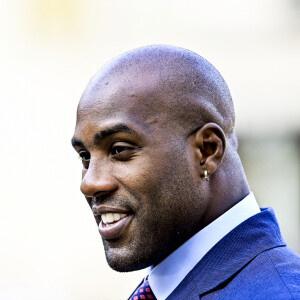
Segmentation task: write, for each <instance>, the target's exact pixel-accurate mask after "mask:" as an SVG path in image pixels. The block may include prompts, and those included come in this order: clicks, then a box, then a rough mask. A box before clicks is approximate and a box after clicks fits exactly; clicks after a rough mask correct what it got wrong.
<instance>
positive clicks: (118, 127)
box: [71, 123, 140, 148]
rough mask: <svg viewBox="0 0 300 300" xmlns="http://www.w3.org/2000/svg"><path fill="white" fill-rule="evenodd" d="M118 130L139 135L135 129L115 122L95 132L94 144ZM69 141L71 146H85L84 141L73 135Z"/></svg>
mask: <svg viewBox="0 0 300 300" xmlns="http://www.w3.org/2000/svg"><path fill="white" fill-rule="evenodd" d="M118 132H126V133H131V134H134V135H136V136H139V135H140V134H139V133H138V132H137V131H135V130H133V129H132V128H129V127H128V126H127V125H126V124H123V123H120V124H116V125H114V126H112V127H111V128H108V129H104V130H101V131H99V132H97V133H96V134H95V136H94V144H95V145H98V144H100V143H101V141H102V140H103V139H105V138H106V137H108V136H111V135H113V134H115V133H118ZM71 143H72V146H73V147H82V148H86V147H85V145H84V143H83V142H82V141H80V140H78V139H77V138H75V137H73V138H72V140H71Z"/></svg>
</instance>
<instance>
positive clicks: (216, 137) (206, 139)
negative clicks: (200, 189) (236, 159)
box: [193, 123, 226, 180]
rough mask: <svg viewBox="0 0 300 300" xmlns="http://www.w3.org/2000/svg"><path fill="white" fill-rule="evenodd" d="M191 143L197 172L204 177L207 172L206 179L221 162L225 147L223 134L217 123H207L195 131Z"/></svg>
mask: <svg viewBox="0 0 300 300" xmlns="http://www.w3.org/2000/svg"><path fill="white" fill-rule="evenodd" d="M193 144H194V151H195V154H196V155H195V158H196V163H197V165H198V167H197V169H198V170H199V174H200V176H203V177H205V175H206V174H205V173H206V172H207V180H208V178H209V176H210V175H212V174H213V173H214V172H215V171H216V170H217V168H218V167H219V166H220V165H221V163H222V160H223V157H224V154H225V148H226V139H225V134H224V132H223V130H222V129H221V127H220V126H218V125H217V124H215V123H207V124H205V125H204V126H203V127H202V128H200V129H199V130H198V131H197V132H196V133H195V135H194V143H193ZM205 170H206V171H205Z"/></svg>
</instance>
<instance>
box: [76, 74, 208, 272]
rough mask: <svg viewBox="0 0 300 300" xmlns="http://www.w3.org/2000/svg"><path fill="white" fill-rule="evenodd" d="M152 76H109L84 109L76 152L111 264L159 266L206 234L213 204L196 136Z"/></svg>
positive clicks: (121, 267) (90, 93)
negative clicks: (198, 166) (203, 182)
mask: <svg viewBox="0 0 300 300" xmlns="http://www.w3.org/2000/svg"><path fill="white" fill-rule="evenodd" d="M159 82H160V78H159V77H158V76H156V74H155V72H153V73H147V72H143V73H139V74H138V76H137V74H136V72H133V71H131V72H126V73H119V74H114V75H111V76H108V75H106V76H103V77H102V78H98V79H97V86H96V87H95V86H93V87H89V88H88V89H87V90H86V91H85V93H84V95H83V97H82V100H81V102H80V104H79V107H78V115H77V123H76V129H75V134H74V138H73V140H72V142H73V146H74V148H75V149H76V151H77V152H78V153H79V155H80V156H81V158H82V161H83V171H82V184H81V191H82V193H83V194H84V195H85V197H86V199H87V200H88V203H89V204H90V206H91V208H92V210H93V212H94V215H95V218H96V221H97V224H98V226H99V232H100V234H101V236H102V239H103V243H104V248H105V253H106V257H107V261H108V263H109V265H110V266H111V267H112V268H113V269H115V270H118V271H132V270H137V269H141V268H145V267H147V266H150V265H155V264H157V263H159V262H160V261H161V260H162V259H164V258H165V257H166V256H167V255H169V254H170V253H171V252H172V251H173V250H175V249H176V248H177V247H178V246H179V245H181V244H182V243H183V242H184V241H186V240H187V239H188V238H189V237H191V236H192V235H193V234H194V233H195V232H197V231H198V230H199V229H200V228H201V219H202V217H203V214H204V213H205V209H206V205H207V203H206V200H205V198H204V196H203V191H202V190H201V186H199V185H198V183H199V182H198V181H199V180H198V176H197V175H196V172H195V170H194V167H193V165H192V163H191V161H192V158H191V156H192V155H191V153H190V150H189V149H190V145H189V138H190V137H189V135H188V134H183V132H184V130H182V128H181V127H180V125H178V122H176V119H174V117H172V114H173V111H174V109H172V105H171V106H170V103H171V102H172V99H170V97H171V96H170V95H169V94H168V93H167V92H166V91H164V93H163V96H162V88H161V86H160V83H159Z"/></svg>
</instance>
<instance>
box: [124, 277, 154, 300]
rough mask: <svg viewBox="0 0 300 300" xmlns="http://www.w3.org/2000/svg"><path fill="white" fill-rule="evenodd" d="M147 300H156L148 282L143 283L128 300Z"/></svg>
mask: <svg viewBox="0 0 300 300" xmlns="http://www.w3.org/2000/svg"><path fill="white" fill-rule="evenodd" d="M144 299H145V300H147V299H152V300H156V298H155V296H154V294H153V292H152V290H151V288H150V285H149V282H148V280H146V281H145V282H143V283H142V284H141V285H140V286H139V287H138V288H137V289H136V291H135V292H134V293H133V294H132V296H131V297H130V298H129V299H128V300H144Z"/></svg>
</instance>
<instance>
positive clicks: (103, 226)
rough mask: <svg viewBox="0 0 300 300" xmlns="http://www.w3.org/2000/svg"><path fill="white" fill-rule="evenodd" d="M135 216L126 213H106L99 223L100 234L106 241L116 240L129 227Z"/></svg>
mask: <svg viewBox="0 0 300 300" xmlns="http://www.w3.org/2000/svg"><path fill="white" fill-rule="evenodd" d="M132 217H133V215H129V214H124V213H104V214H102V215H101V222H100V223H99V233H100V234H101V236H102V237H103V238H104V239H106V240H111V239H116V238H119V237H121V235H122V234H124V232H125V231H126V230H127V228H128V227H129V225H130V223H131V220H132Z"/></svg>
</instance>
